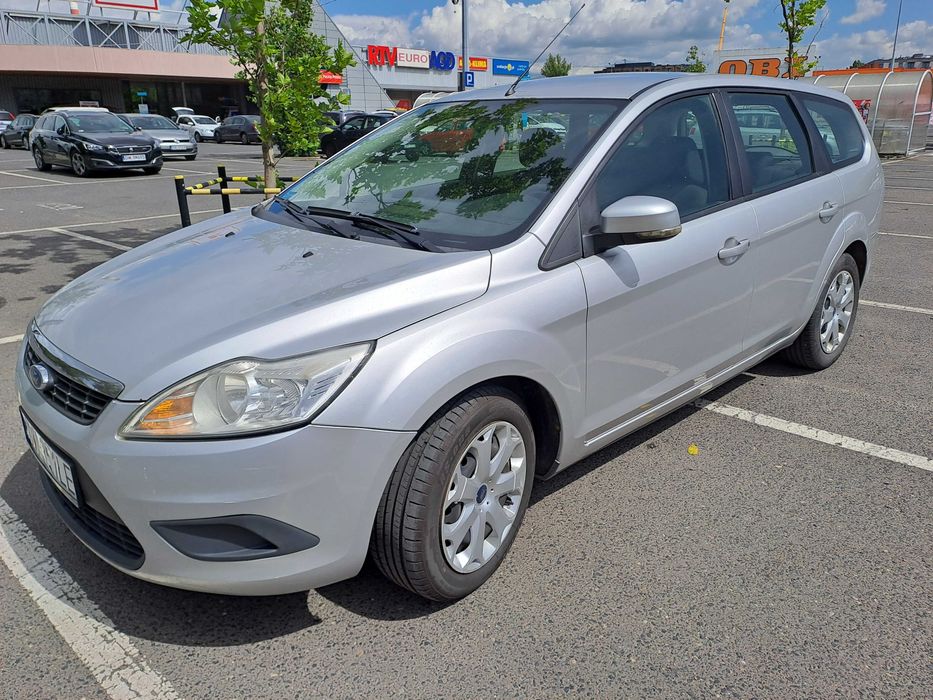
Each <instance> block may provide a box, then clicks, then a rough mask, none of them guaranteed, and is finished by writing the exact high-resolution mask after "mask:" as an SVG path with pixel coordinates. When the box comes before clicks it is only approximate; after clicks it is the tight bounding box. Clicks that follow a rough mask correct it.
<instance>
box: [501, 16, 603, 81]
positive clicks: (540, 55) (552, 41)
mask: <svg viewBox="0 0 933 700" xmlns="http://www.w3.org/2000/svg"><path fill="white" fill-rule="evenodd" d="M584 7H586V3H583V4H582V5H580V9H579V10H577V11H576V12H574V13H573V17H571V18H570V19H568V20H567V24H565V25H564V26H563V27H561V30H560V31H559V32H557V34H555V35H554V38H553V39H551V40H550V41H549V42H548V43H547V46H545V47H544V48H543V49H541V53H539V54H538V57H537V58H535V60H533V61H532V62H531V63H529V64H528V67H527V68H526V69H525V70H524V71H522V74H521V75H520V76H518V78H517V79H516V81H515V82H514V83H512V84H511V85H510V86H509V89H508V90H506V91H505V96H506V97H509V96H511V94H512V93H513V92H515V88H517V87H518V84H519V83H520V82H522V78H524V77H525V76H526V75H528V71H530V70H531V67H532V66H533V65H534V64H536V63H537V62H538V61H539V60H540V59H541V57H542V56H543V55H544V52H545V51H547V50H548V49H549V48H551V44H553V43H554V42H555V41H557V37H559V36H560V35H561V34H563V33H564V30H565V29H566V28H567V27H569V26H570V23H571V22H573V21H574V20H575V19H576V18H577V15H578V14H580V12H581V11H582V10H583V8H584Z"/></svg>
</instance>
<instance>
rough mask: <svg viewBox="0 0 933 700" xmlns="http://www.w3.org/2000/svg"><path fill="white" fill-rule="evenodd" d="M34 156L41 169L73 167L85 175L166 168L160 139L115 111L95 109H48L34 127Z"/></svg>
mask: <svg viewBox="0 0 933 700" xmlns="http://www.w3.org/2000/svg"><path fill="white" fill-rule="evenodd" d="M30 145H31V147H32V156H33V158H35V161H36V167H37V168H39V170H50V169H51V168H52V166H53V165H61V166H64V167H66V168H67V167H70V168H71V169H72V170H73V171H74V173H75V175H77V176H79V177H85V176H86V175H88V174H90V173H91V172H93V171H95V170H128V169H132V168H142V169H143V171H144V172H145V173H146V174H147V175H155V174H156V173H157V172H159V171H160V170H161V169H162V150H161V149H160V148H159V142H158V141H156V140H155V139H153V138H152V137H151V136H147V135H146V134H144V133H143V132H141V131H136V130H134V128H133V127H132V126H130V125H129V124H127V123H126V122H125V121H123V120H122V119H120V117H118V116H117V115H115V114H111V113H110V112H105V111H102V110H92V109H80V108H75V109H57V110H56V111H54V112H45V113H44V114H43V115H42V116H41V117H39V121H38V122H36V125H35V126H34V127H33V129H32V135H31V136H30Z"/></svg>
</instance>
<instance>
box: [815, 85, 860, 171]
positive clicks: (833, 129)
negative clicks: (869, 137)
mask: <svg viewBox="0 0 933 700" xmlns="http://www.w3.org/2000/svg"><path fill="white" fill-rule="evenodd" d="M802 100H803V104H804V107H805V108H806V110H807V113H808V114H809V115H810V118H811V119H812V120H813V123H814V125H815V126H816V130H817V131H818V132H819V134H820V138H821V139H822V141H823V145H824V146H825V148H826V151H827V153H828V154H829V159H830V160H831V161H832V162H833V164H834V165H837V166H843V165H848V164H849V163H852V162H855V161H856V160H858V159H859V158H861V156H862V153H863V152H864V151H865V139H864V137H863V135H862V129H861V128H860V127H859V123H858V119H857V118H856V116H855V113H854V112H853V111H852V110H851V109H850V108H849V107H848V106H847V105H844V104H841V103H839V102H837V101H835V100H824V99H819V98H813V97H803V98H802Z"/></svg>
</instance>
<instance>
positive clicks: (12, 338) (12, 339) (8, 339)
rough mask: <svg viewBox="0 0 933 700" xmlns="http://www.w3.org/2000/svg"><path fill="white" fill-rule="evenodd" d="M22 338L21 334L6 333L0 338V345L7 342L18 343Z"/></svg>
mask: <svg viewBox="0 0 933 700" xmlns="http://www.w3.org/2000/svg"><path fill="white" fill-rule="evenodd" d="M22 339H23V334H22V333H20V334H19V335H8V336H6V337H5V338H0V345H6V344H7V343H18V342H19V341H21V340H22Z"/></svg>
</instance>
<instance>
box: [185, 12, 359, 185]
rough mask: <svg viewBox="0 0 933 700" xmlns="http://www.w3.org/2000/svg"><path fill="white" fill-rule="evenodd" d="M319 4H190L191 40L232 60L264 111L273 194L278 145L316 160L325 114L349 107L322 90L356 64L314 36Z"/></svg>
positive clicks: (266, 166) (265, 156)
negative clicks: (325, 81)
mask: <svg viewBox="0 0 933 700" xmlns="http://www.w3.org/2000/svg"><path fill="white" fill-rule="evenodd" d="M312 4H313V3H311V2H309V0H277V1H276V2H271V1H270V2H268V3H267V2H266V0H190V3H189V5H188V21H189V23H190V24H191V27H190V29H189V30H188V33H187V34H186V35H185V36H184V37H183V40H184V41H190V42H193V43H196V44H207V45H209V46H213V47H214V48H216V49H218V50H219V51H222V52H224V53H227V54H229V55H230V60H231V61H232V62H233V63H234V64H235V65H236V66H237V67H238V68H239V71H238V72H237V77H238V78H239V79H241V80H245V81H246V85H247V89H248V90H249V93H250V96H251V97H252V98H253V100H254V101H255V103H256V105H257V106H258V107H259V114H260V116H261V117H262V120H261V122H260V124H258V125H257V128H258V130H259V136H260V138H261V139H262V164H263V177H264V179H265V183H266V187H275V186H276V171H275V165H276V160H275V159H274V157H273V151H272V149H273V145H274V144H275V143H278V144H279V146H280V149H284V148H285V147H286V145H287V147H288V148H289V149H290V150H294V151H295V152H313V151H314V150H316V149H317V146H318V143H319V140H320V135H321V133H322V132H323V131H325V130H326V128H327V127H326V118H325V117H324V112H325V111H328V110H332V109H337V108H339V107H340V105H342V104H346V103H347V102H348V101H349V100H348V97H347V96H346V95H334V94H331V93H328V91H327V89H326V88H325V87H324V86H323V85H321V84H320V75H321V71H330V72H332V73H337V74H342V73H343V71H344V70H345V69H346V68H347V66H351V65H354V63H355V62H354V60H353V54H352V53H351V52H350V51H348V50H347V49H345V48H344V47H343V45H342V44H338V45H337V47H336V48H331V47H329V46H328V45H327V42H326V41H325V39H324V37H323V36H319V35H317V34H314V33H312V32H311V18H312ZM221 12H223V15H222V16H221ZM218 16H221V21H218V19H217V17H218Z"/></svg>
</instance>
